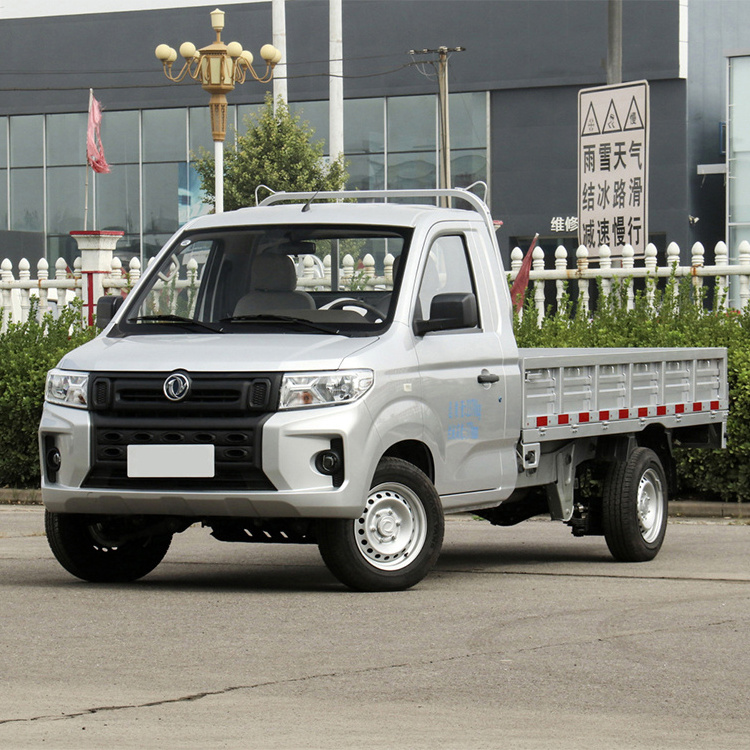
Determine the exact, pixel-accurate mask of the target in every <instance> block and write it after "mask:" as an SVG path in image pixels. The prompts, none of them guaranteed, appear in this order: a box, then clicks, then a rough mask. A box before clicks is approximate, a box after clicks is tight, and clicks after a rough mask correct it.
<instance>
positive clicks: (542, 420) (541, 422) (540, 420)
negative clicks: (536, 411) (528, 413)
mask: <svg viewBox="0 0 750 750" xmlns="http://www.w3.org/2000/svg"><path fill="white" fill-rule="evenodd" d="M536 426H537V427H546V426H547V417H537V418H536Z"/></svg>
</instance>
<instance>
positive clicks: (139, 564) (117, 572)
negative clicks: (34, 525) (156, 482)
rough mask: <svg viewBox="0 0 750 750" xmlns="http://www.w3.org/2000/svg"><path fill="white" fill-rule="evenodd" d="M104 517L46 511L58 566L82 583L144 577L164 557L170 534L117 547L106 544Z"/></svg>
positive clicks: (45, 518)
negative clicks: (82, 581) (79, 579)
mask: <svg viewBox="0 0 750 750" xmlns="http://www.w3.org/2000/svg"><path fill="white" fill-rule="evenodd" d="M108 523H111V520H110V519H109V518H108V517H106V516H89V515H80V514H77V513H52V512H50V511H45V514H44V527H45V530H46V532H47V540H48V542H49V546H50V548H51V549H52V552H53V554H54V555H55V557H56V558H57V561H58V562H59V563H60V565H62V566H63V568H65V570H67V571H68V573H71V574H72V575H74V576H76V578H81V579H82V580H84V581H91V582H93V583H124V582H128V581H135V580H137V579H139V578H143V576H145V575H146V574H147V573H150V572H151V571H152V570H153V569H154V568H155V567H156V566H157V565H158V564H159V563H160V562H161V561H162V560H163V559H164V555H166V554H167V550H168V549H169V545H170V544H171V542H172V535H171V534H154V535H152V536H145V537H140V538H135V539H131V540H129V541H125V542H122V543H119V544H115V543H113V542H107V541H106V540H107V538H108V537H109V538H112V537H111V534H112V530H111V529H108V528H107V524H108Z"/></svg>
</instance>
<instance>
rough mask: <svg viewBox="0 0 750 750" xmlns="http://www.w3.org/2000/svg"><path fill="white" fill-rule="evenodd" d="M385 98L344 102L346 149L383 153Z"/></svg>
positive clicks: (351, 151) (354, 152) (347, 150)
mask: <svg viewBox="0 0 750 750" xmlns="http://www.w3.org/2000/svg"><path fill="white" fill-rule="evenodd" d="M383 110H384V100H383V99H348V100H346V101H345V102H344V151H345V152H346V154H347V156H348V155H349V154H372V153H382V152H383V149H384V148H385V132H384V131H385V120H384V111H383Z"/></svg>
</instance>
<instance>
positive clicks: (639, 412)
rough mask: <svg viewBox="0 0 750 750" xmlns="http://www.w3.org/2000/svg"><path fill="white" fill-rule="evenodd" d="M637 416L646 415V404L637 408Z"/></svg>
mask: <svg viewBox="0 0 750 750" xmlns="http://www.w3.org/2000/svg"><path fill="white" fill-rule="evenodd" d="M638 416H639V417H647V416H648V406H641V408H640V409H638Z"/></svg>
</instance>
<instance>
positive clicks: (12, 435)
mask: <svg viewBox="0 0 750 750" xmlns="http://www.w3.org/2000/svg"><path fill="white" fill-rule="evenodd" d="M93 335H94V330H92V329H88V328H86V327H84V325H83V324H82V322H81V305H80V303H79V304H77V305H75V306H71V307H68V308H65V309H63V311H62V312H61V313H60V316H59V318H58V319H57V320H55V319H54V318H53V317H52V315H50V314H47V315H45V316H44V317H43V318H42V319H41V321H39V320H37V314H36V309H34V308H32V310H31V311H30V315H29V320H27V321H26V322H24V323H14V322H10V323H9V325H8V330H7V331H5V332H4V333H0V486H2V487H18V488H23V487H39V481H40V474H39V448H38V444H37V430H38V428H39V420H40V418H41V415H42V404H43V403H44V383H45V378H46V375H47V370H49V369H51V368H52V367H54V366H55V365H56V364H57V363H58V361H59V360H60V358H61V357H62V356H63V354H65V353H66V352H68V351H70V350H71V349H74V348H75V347H77V346H80V345H81V344H83V343H85V342H86V341H88V340H90V339H91V338H92V337H93Z"/></svg>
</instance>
